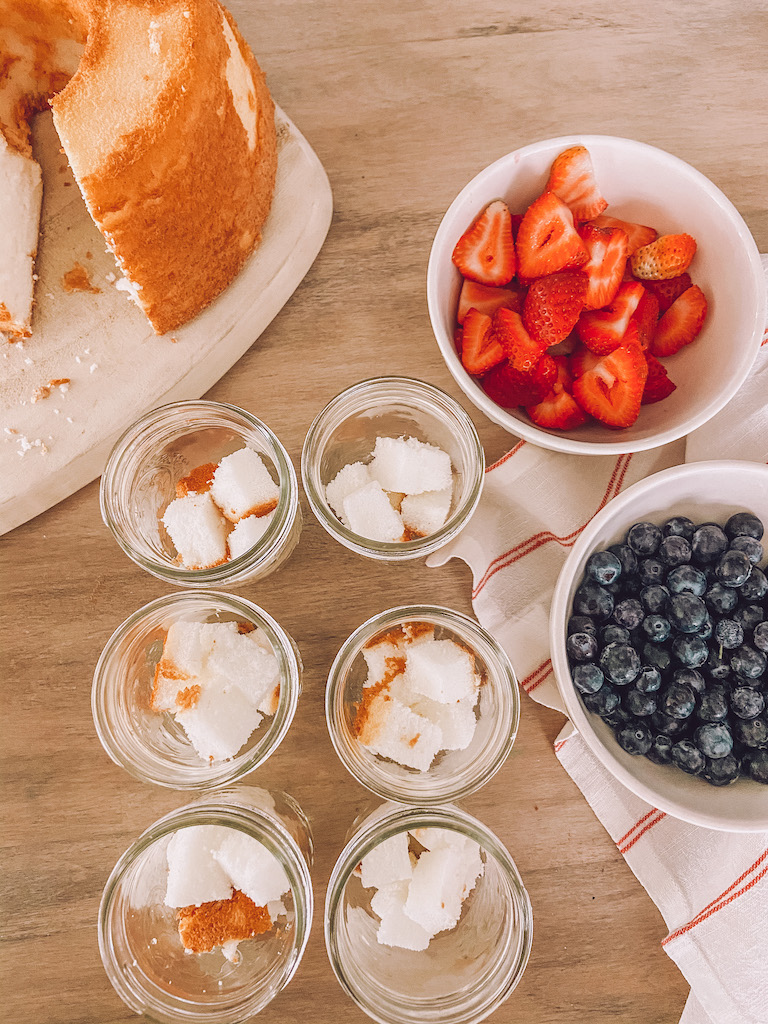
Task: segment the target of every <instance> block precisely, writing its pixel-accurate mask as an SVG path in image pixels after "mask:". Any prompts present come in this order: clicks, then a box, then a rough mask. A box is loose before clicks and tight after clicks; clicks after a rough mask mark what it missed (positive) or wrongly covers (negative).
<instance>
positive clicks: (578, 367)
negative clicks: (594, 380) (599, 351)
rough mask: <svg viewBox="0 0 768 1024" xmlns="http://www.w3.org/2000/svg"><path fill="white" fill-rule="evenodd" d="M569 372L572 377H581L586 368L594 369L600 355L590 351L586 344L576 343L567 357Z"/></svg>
mask: <svg viewBox="0 0 768 1024" xmlns="http://www.w3.org/2000/svg"><path fill="white" fill-rule="evenodd" d="M568 362H569V365H570V368H571V373H572V374H573V376H574V377H581V376H582V375H583V374H585V373H586V372H587V370H592V369H594V367H595V366H597V364H598V363H599V362H600V356H596V355H595V354H594V352H590V351H589V349H588V348H587V346H586V345H577V346H576V348H575V349H574V350H573V352H571V354H570V356H569V357H568Z"/></svg>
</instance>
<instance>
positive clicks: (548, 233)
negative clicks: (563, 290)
mask: <svg viewBox="0 0 768 1024" xmlns="http://www.w3.org/2000/svg"><path fill="white" fill-rule="evenodd" d="M515 246H516V249H517V262H518V268H519V270H518V273H519V276H520V278H521V280H525V281H530V280H533V278H535V277H544V276H545V275H546V274H555V273H557V271H558V270H562V269H563V268H564V267H565V266H569V267H573V266H575V265H577V262H576V261H578V263H579V264H580V263H586V261H587V260H588V259H589V256H588V254H587V250H586V249H585V248H584V243H583V242H582V241H581V239H580V238H579V236H578V233H577V231H576V228H575V227H574V226H573V214H572V213H571V211H570V210H569V209H568V207H567V206H566V205H565V203H564V202H563V201H562V200H561V199H558V197H557V196H556V195H555V194H554V192H545V193H544V194H543V195H541V196H539V198H538V199H536V200H534V202H532V203H531V205H530V206H529V207H528V209H527V210H526V211H525V213H524V215H523V219H522V221H521V223H520V227H519V228H518V231H517V239H516V241H515Z"/></svg>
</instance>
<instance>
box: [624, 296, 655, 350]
mask: <svg viewBox="0 0 768 1024" xmlns="http://www.w3.org/2000/svg"><path fill="white" fill-rule="evenodd" d="M658 320H659V300H658V299H657V298H656V296H655V295H654V294H653V292H649V291H648V290H647V289H646V290H644V291H643V294H642V296H641V298H640V301H639V302H638V304H637V309H636V310H635V312H634V313H633V314H632V319H631V320H630V321H629V322H630V324H632V323H634V324H636V325H637V340H638V342H639V343H640V348H641V349H643V351H645V350H646V349H648V348H650V347H651V342H652V341H653V336H654V334H655V333H656V324H657V323H658Z"/></svg>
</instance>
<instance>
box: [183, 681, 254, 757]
mask: <svg viewBox="0 0 768 1024" xmlns="http://www.w3.org/2000/svg"><path fill="white" fill-rule="evenodd" d="M261 718H262V715H261V712H260V711H259V710H258V709H257V708H256V707H254V705H253V703H252V702H251V701H250V700H249V699H248V698H247V697H246V696H245V694H244V693H243V692H242V690H240V689H238V688H237V687H235V686H229V685H227V686H226V687H224V686H221V685H218V684H216V683H215V682H214V681H212V682H210V683H209V684H208V685H207V686H205V687H204V688H203V690H202V693H201V694H200V696H199V698H198V700H197V703H196V704H195V706H194V707H191V708H189V710H181V711H177V712H176V721H177V722H178V723H179V724H180V725H181V726H182V727H183V729H184V731H185V732H186V734H187V736H188V737H189V740H190V743H191V744H192V746H193V747H194V748H195V750H196V751H197V753H198V754H199V755H200V757H202V758H203V759H204V760H206V761H225V760H227V758H230V757H234V756H235V754H236V753H237V752H238V751H239V750H240V748H241V747H242V746H243V744H244V743H246V742H247V741H248V739H249V738H250V735H251V733H252V732H253V731H254V729H256V728H258V726H259V723H260V722H261Z"/></svg>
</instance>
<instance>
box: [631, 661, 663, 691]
mask: <svg viewBox="0 0 768 1024" xmlns="http://www.w3.org/2000/svg"><path fill="white" fill-rule="evenodd" d="M635 686H636V687H637V689H638V690H640V691H641V693H655V692H656V690H658V689H660V688H661V672H659V670H658V669H657V668H653V666H651V665H643V667H642V668H641V669H640V674H639V675H638V677H637V679H635Z"/></svg>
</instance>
